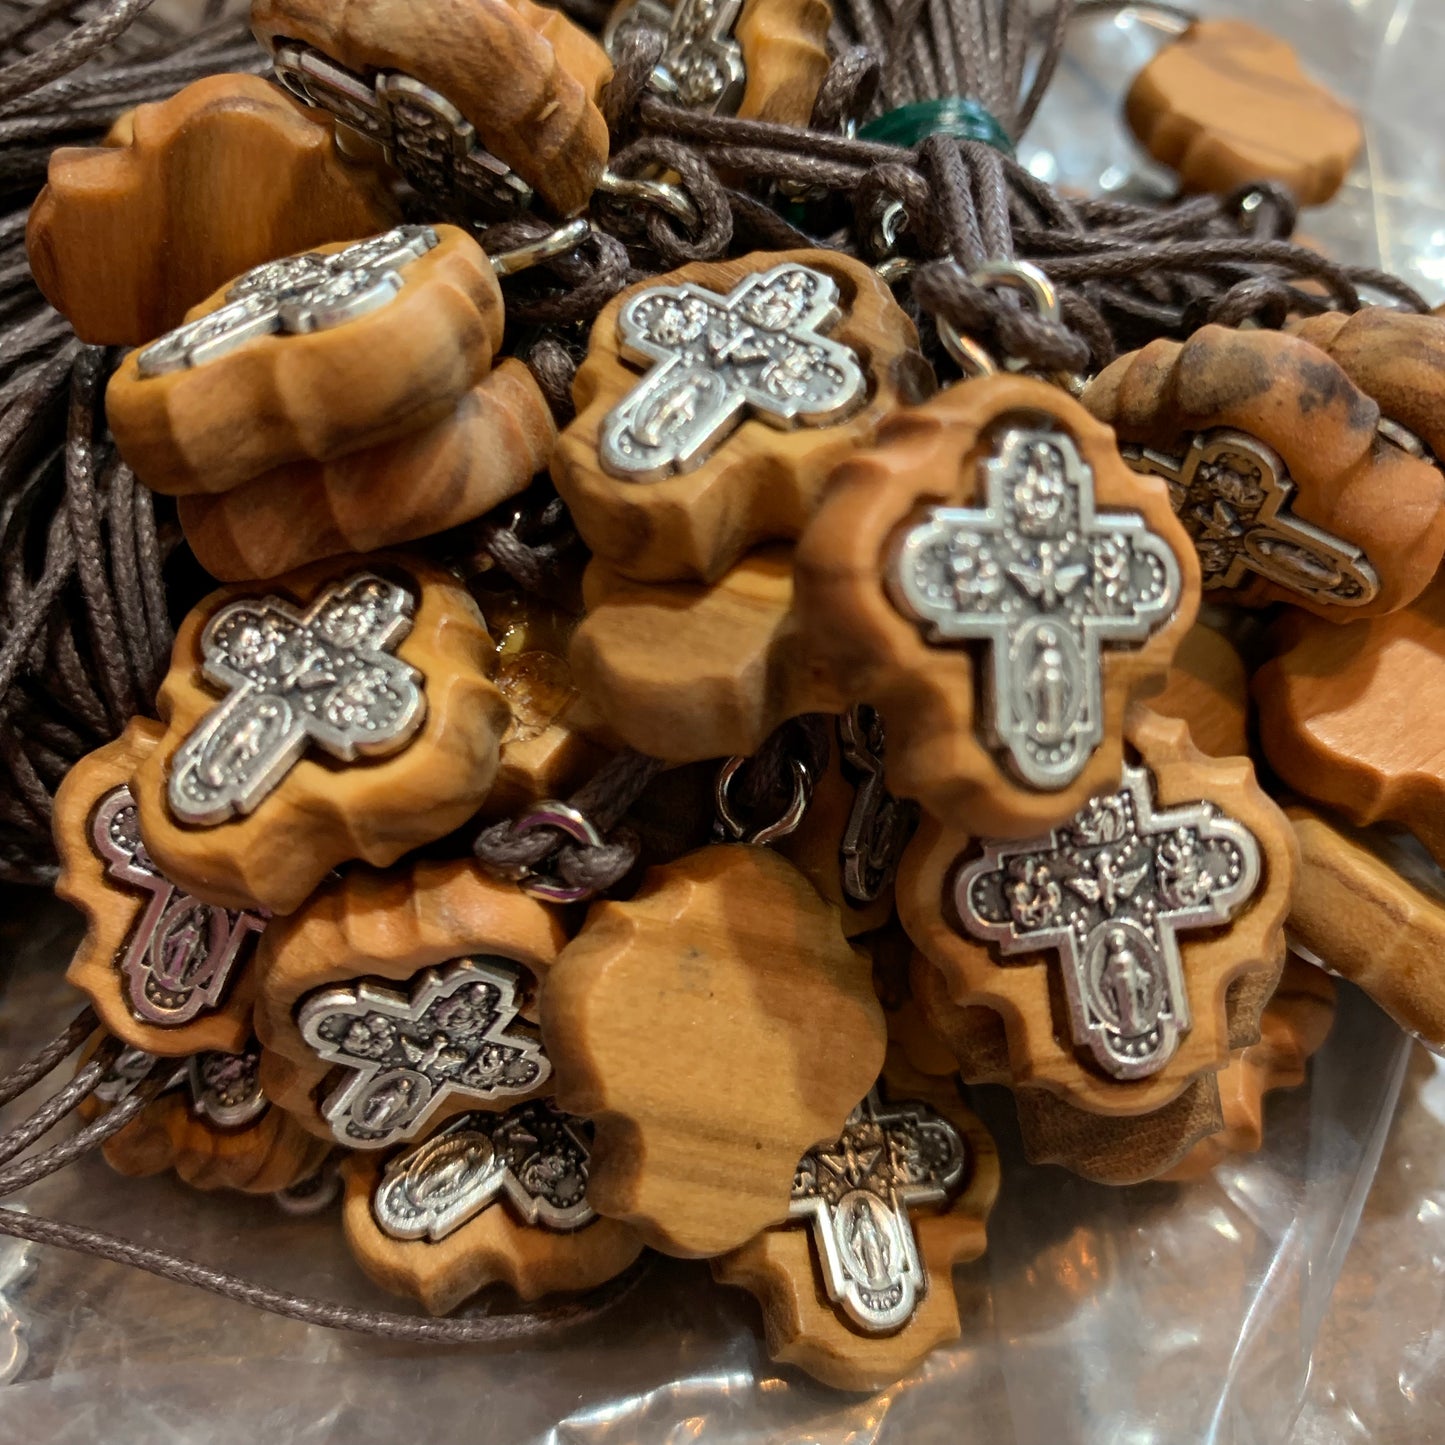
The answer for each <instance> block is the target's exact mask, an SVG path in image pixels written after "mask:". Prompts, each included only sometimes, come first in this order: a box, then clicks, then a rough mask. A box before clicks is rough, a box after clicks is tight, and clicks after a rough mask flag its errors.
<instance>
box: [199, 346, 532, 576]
mask: <svg viewBox="0 0 1445 1445" xmlns="http://www.w3.org/2000/svg"><path fill="white" fill-rule="evenodd" d="M556 439H557V427H556V424H555V423H554V422H553V420H552V412H551V409H550V408H549V407H548V405H547V403H546V401H545V399H544V398H543V396H542V393H541V391H540V390H539V389H538V386H537V383H536V382H535V381H533V380H532V373H531V372H530V371H528V370H527V368H526V366H525V365H524V364H523V363H522V362H520V361H518V360H516V359H515V358H513V357H507V358H506V359H505V360H504V361H502V362H501V364H500V365H499V366H498V367H497V369H496V370H495V371H490V372H488V373H487V374H486V375H485V376H484V377H483V378H482V379H481V381H479V382H478V383H477V385H476V386H474V387H473V388H472V389H471V390H470V391H469V392H467V393H466V395H465V396H463V397H462V399H461V400H460V401H459V402H458V403H457V405H456V408H455V410H454V411H453V412H452V413H451V415H450V416H447V417H444V418H443V419H442V420H441V421H439V422H437V423H436V424H435V425H434V426H430V427H425V428H423V429H422V430H420V431H415V432H411V433H410V434H408V435H407V436H404V437H401V438H399V439H397V440H396V441H391V442H384V443H382V444H381V445H380V446H376V447H368V448H367V449H365V450H364V451H359V452H351V453H348V454H347V455H346V456H344V457H339V458H336V459H334V460H332V461H329V462H312V461H302V462H291V463H289V464H287V465H285V466H280V467H276V468H275V469H274V470H272V471H269V472H263V473H262V474H261V475H260V476H257V477H252V478H251V480H250V481H247V482H242V483H241V484H240V485H239V486H236V487H232V488H231V490H230V491H227V492H221V493H219V494H208V493H203V492H197V493H194V494H193V495H190V496H185V497H182V498H181V499H180V502H179V505H178V508H177V510H178V512H179V513H180V519H181V527H182V529H183V530H184V531H185V534H186V541H187V542H189V543H190V546H191V550H192V551H193V552H194V553H195V554H196V559H197V560H198V561H199V562H200V564H201V565H202V566H203V567H204V568H205V569H206V570H207V571H208V572H209V573H211V575H212V576H214V577H219V578H220V579H221V580H222V581H223V582H239V581H244V580H246V579H249V578H258V577H275V576H278V575H279V574H280V573H282V572H289V571H291V570H292V569H293V568H295V567H302V566H305V565H306V564H307V563H308V562H316V561H319V560H320V559H321V558H323V557H334V556H337V555H339V554H340V553H343V552H371V551H375V550H376V549H377V548H380V547H391V546H395V545H396V544H397V543H400V542H411V541H414V540H416V539H417V538H420V537H429V536H432V535H433V534H435V533H437V532H442V531H445V530H446V529H447V528H448V527H455V526H459V525H460V524H461V523H463V522H470V521H472V520H473V519H474V518H476V517H480V516H481V515H482V514H483V513H484V512H487V511H490V510H491V508H493V507H494V506H496V505H497V504H498V503H499V502H503V501H505V500H506V499H507V498H508V497H512V496H515V495H516V494H517V493H518V492H521V491H524V490H525V489H526V487H527V486H528V484H529V483H530V482H531V480H532V478H533V477H534V476H535V475H536V474H537V473H538V472H539V471H541V470H542V469H543V468H544V467H545V466H546V465H547V459H548V457H549V456H550V455H551V452H552V446H553V444H554V443H555V442H556Z"/></svg>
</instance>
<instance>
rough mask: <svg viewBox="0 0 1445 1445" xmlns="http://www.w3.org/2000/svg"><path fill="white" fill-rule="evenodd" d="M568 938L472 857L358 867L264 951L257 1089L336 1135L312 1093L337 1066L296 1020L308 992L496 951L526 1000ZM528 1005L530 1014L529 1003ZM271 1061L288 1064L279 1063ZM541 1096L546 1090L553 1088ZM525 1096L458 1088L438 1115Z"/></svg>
mask: <svg viewBox="0 0 1445 1445" xmlns="http://www.w3.org/2000/svg"><path fill="white" fill-rule="evenodd" d="M565 941H566V935H565V933H564V932H563V929H562V925H561V923H560V921H559V919H558V916H557V914H556V913H555V912H553V911H552V910H551V909H549V908H548V907H547V906H546V905H545V904H542V903H539V902H537V900H536V899H534V898H531V897H529V896H528V895H527V894H525V893H523V892H522V891H521V890H520V889H518V888H516V887H515V886H513V885H511V884H506V883H499V882H497V881H495V880H494V879H491V878H489V877H487V876H486V874H484V873H483V872H482V871H481V869H480V867H479V866H478V865H477V864H476V863H474V862H470V861H466V860H454V861H448V862H421V863H414V864H412V865H411V866H410V867H409V868H404V869H394V870H390V871H387V872H379V871H376V870H373V869H368V868H352V869H350V870H348V871H347V872H346V873H345V874H344V875H342V876H341V877H340V878H337V879H333V880H331V881H330V882H328V883H327V884H326V885H325V886H324V887H322V888H320V889H318V890H317V892H316V893H315V894H314V895H313V896H312V897H311V899H310V900H309V901H308V902H307V904H306V906H305V907H304V908H302V909H300V910H298V911H297V912H296V913H294V914H292V915H291V916H290V917H289V918H285V919H278V920H276V921H275V922H274V923H273V924H272V926H271V929H270V931H269V933H268V936H267V937H266V939H265V940H263V943H264V946H263V947H262V948H261V949H260V950H258V953H257V958H256V969H257V974H258V977H259V985H258V996H257V1002H256V1033H257V1036H258V1037H259V1038H260V1040H261V1042H262V1044H263V1045H264V1046H265V1054H264V1055H263V1062H262V1075H261V1077H262V1086H263V1087H264V1088H265V1090H266V1093H267V1096H268V1097H269V1098H271V1099H273V1100H274V1101H275V1102H276V1103H278V1104H280V1105H281V1106H283V1107H284V1108H285V1109H287V1110H288V1111H289V1112H290V1113H291V1114H293V1115H294V1116H295V1118H296V1119H297V1121H298V1122H299V1123H300V1124H301V1125H302V1126H303V1127H304V1128H306V1129H308V1130H309V1131H310V1132H312V1133H314V1134H316V1135H318V1136H319V1137H326V1138H330V1137H332V1134H331V1128H330V1125H329V1124H328V1123H327V1122H326V1120H325V1119H324V1118H323V1117H322V1115H321V1112H320V1110H319V1109H318V1108H317V1106H316V1101H315V1098H314V1095H315V1092H316V1089H317V1086H318V1085H319V1084H321V1083H322V1081H323V1080H324V1079H325V1078H326V1076H327V1074H328V1072H329V1071H330V1065H328V1064H327V1063H325V1062H324V1061H323V1060H322V1059H320V1058H319V1057H318V1056H317V1055H316V1053H315V1052H314V1051H313V1050H312V1048H311V1046H310V1045H309V1044H308V1043H307V1042H306V1040H305V1039H303V1038H302V1037H301V1033H300V1030H299V1029H298V1028H297V1026H296V1020H295V1010H296V1007H297V1005H298V1004H299V1003H300V1002H301V1001H302V1000H303V999H304V998H305V997H306V996H307V995H308V994H310V993H313V992H314V991H315V990H316V989H318V988H324V987H325V986H326V985H328V984H338V983H349V982H351V981H352V980H354V979H357V978H377V979H383V980H393V981H395V982H398V983H403V984H404V983H406V982H407V981H408V980H410V979H411V978H413V977H414V976H415V975H416V974H418V973H420V972H421V971H422V970H423V969H425V968H431V967H435V966H437V965H439V964H444V963H449V962H451V961H452V960H453V959H458V958H469V957H472V956H473V955H480V954H490V955H495V956H497V957H501V958H505V959H509V960H511V961H513V962H515V963H517V964H518V965H520V966H521V968H522V969H523V970H525V972H524V973H523V974H522V975H521V983H522V985H523V986H522V987H520V988H519V990H518V992H519V996H521V997H522V998H523V999H524V1000H531V998H532V997H533V994H534V986H535V980H536V978H537V977H538V976H539V975H541V974H542V973H544V972H545V971H546V969H547V968H548V966H549V965H550V964H551V963H552V961H553V959H555V958H556V956H557V953H558V950H559V949H560V948H561V947H562V945H563V943H564V942H565ZM524 1011H526V1012H535V1009H534V1008H533V1007H531V1004H530V1002H524ZM273 1056H279V1058H280V1059H281V1060H282V1061H284V1063H283V1064H281V1065H278V1064H277V1063H275V1062H273ZM285 1065H290V1067H289V1068H288V1067H285ZM534 1092H550V1086H549V1085H544V1086H543V1087H542V1088H540V1089H539V1090H537V1091H534ZM521 1097H522V1096H520V1095H510V1096H507V1097H505V1098H499V1099H497V1100H494V1101H492V1102H491V1103H487V1102H484V1101H482V1100H479V1099H474V1098H471V1097H470V1096H468V1097H466V1098H463V1097H461V1096H460V1095H458V1096H455V1097H453V1098H451V1099H449V1100H447V1101H445V1102H444V1103H442V1104H441V1105H440V1106H438V1108H437V1109H436V1111H435V1113H434V1114H433V1115H432V1116H431V1117H432V1118H433V1119H435V1120H436V1121H437V1122H441V1121H442V1120H445V1119H447V1118H450V1117H451V1116H452V1115H454V1114H460V1113H466V1112H469V1111H471V1110H474V1109H486V1108H492V1107H495V1108H497V1109H506V1108H510V1107H511V1106H512V1105H513V1104H515V1103H517V1102H519V1099H520V1098H521Z"/></svg>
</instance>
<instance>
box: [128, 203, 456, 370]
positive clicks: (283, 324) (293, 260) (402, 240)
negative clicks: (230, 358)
mask: <svg viewBox="0 0 1445 1445" xmlns="http://www.w3.org/2000/svg"><path fill="white" fill-rule="evenodd" d="M436 244H437V233H436V232H435V231H434V230H432V228H431V227H430V226H397V227H396V228H395V229H394V230H391V231H387V232H386V233H385V234H383V235H380V236H373V237H372V238H371V239H370V240H367V241H358V242H356V244H355V245H353V246H347V247H346V249H345V250H342V251H335V252H333V253H332V254H330V255H326V256H323V255H321V254H319V253H318V252H315V251H307V252H304V253H303V254H302V255H300V256H287V257H285V258H283V259H282V260H280V261H266V262H264V263H263V264H262V265H260V266H255V267H252V269H251V270H249V271H247V272H246V274H245V275H244V276H242V277H240V278H239V279H238V280H237V281H235V282H233V283H232V285H231V287H230V289H229V290H228V291H227V292H226V302H225V304H224V305H223V306H219V307H217V309H216V310H214V311H212V312H209V313H208V314H207V315H205V316H198V317H197V318H196V319H195V320H194V321H188V322H186V323H185V325H184V326H178V327H176V329H175V330H174V331H168V332H166V334H165V335H164V336H162V337H160V338H159V339H158V340H156V341H152V342H151V344H150V345H149V346H147V347H144V348H142V350H141V351H140V352H139V353H137V355H136V369H137V371H138V372H139V374H140V375H141V376H142V377H154V376H164V375H166V374H167V373H168V372H172V371H184V370H186V369H187V368H188V367H192V366H204V365H205V364H206V362H208V361H214V360H215V359H216V357H218V356H224V355H225V354H226V353H227V352H228V351H234V350H235V349H236V348H237V347H238V346H241V345H243V344H244V343H245V342H247V341H252V340H254V339H255V338H256V337H258V336H272V335H274V334H275V333H277V332H287V333H289V334H291V335H302V334H304V333H306V332H311V331H330V330H331V329H332V328H333V327H336V326H343V325H345V323H346V322H348V321H354V320H355V319H356V318H357V317H358V316H364V315H366V313H367V312H369V311H375V310H376V309H377V307H379V306H385V305H386V303H387V302H388V301H390V300H391V299H392V297H393V296H395V295H396V294H397V292H398V291H400V290H401V286H402V277H401V272H402V268H403V267H405V266H406V265H407V264H408V263H409V262H412V261H415V260H416V259H417V258H418V257H419V256H424V255H426V253H427V252H428V251H430V250H431V249H432V247H433V246H435V245H436Z"/></svg>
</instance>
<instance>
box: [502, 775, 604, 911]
mask: <svg viewBox="0 0 1445 1445" xmlns="http://www.w3.org/2000/svg"><path fill="white" fill-rule="evenodd" d="M534 828H556V829H557V830H558V831H559V832H561V833H565V834H566V835H567V836H568V837H569V838H571V839H572V841H573V842H574V843H580V844H581V845H582V846H583V847H584V848H600V847H602V846H603V842H602V835H601V833H599V832H598V831H597V829H596V827H595V826H593V823H592V820H591V819H590V818H588V817H587V815H586V814H585V813H581V812H579V811H578V810H577V809H576V808H574V807H573V806H572V805H571V804H570V803H559V802H556V801H555V800H553V799H550V798H549V799H548V800H547V801H546V802H543V803H538V804H537V806H536V807H535V808H533V809H532V811H531V812H530V813H528V814H527V815H526V817H524V818H518V819H517V821H516V822H515V823H513V824H512V831H513V832H514V833H530V832H531V831H532V830H533V829H534ZM517 882H518V883H519V884H520V885H521V888H522V892H524V893H530V894H531V895H532V897H533V898H545V899H546V900H547V902H549V903H580V902H581V901H582V900H583V899H584V898H590V897H591V896H592V895H593V894H594V893H596V892H597V890H596V889H595V888H588V887H585V886H574V885H571V884H567V883H564V882H562V880H561V879H560V878H557V877H555V876H553V875H552V874H550V873H538V872H536V871H535V870H533V869H531V868H528V869H526V870H525V871H522V872H520V874H519V876H518V878H517Z"/></svg>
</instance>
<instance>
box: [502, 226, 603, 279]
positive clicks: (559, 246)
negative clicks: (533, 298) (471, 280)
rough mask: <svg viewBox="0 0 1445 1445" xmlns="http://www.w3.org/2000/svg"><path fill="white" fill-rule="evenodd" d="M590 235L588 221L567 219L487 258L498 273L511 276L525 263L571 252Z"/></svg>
mask: <svg viewBox="0 0 1445 1445" xmlns="http://www.w3.org/2000/svg"><path fill="white" fill-rule="evenodd" d="M591 234H592V223H591V221H586V220H576V221H568V222H567V224H566V225H565V226H561V227H559V228H558V229H557V230H555V231H549V232H548V233H547V234H546V235H545V236H538V237H537V239H536V240H535V241H528V242H527V243H526V244H525V245H522V246H513V247H512V248H511V250H509V251H498V252H497V254H496V255H495V256H493V257H491V258H490V259H491V262H492V270H493V271H495V272H496V273H497V275H498V276H511V275H514V274H515V273H516V272H518V271H525V270H526V269H527V268H528V267H529V266H536V265H538V264H539V263H540V262H542V261H550V260H551V259H552V258H553V257H554V256H565V255H566V254H567V253H568V252H569V251H575V250H576V249H577V247H578V246H580V245H581V244H582V243H583V241H585V240H586V239H587V238H588V236H590V235H591Z"/></svg>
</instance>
